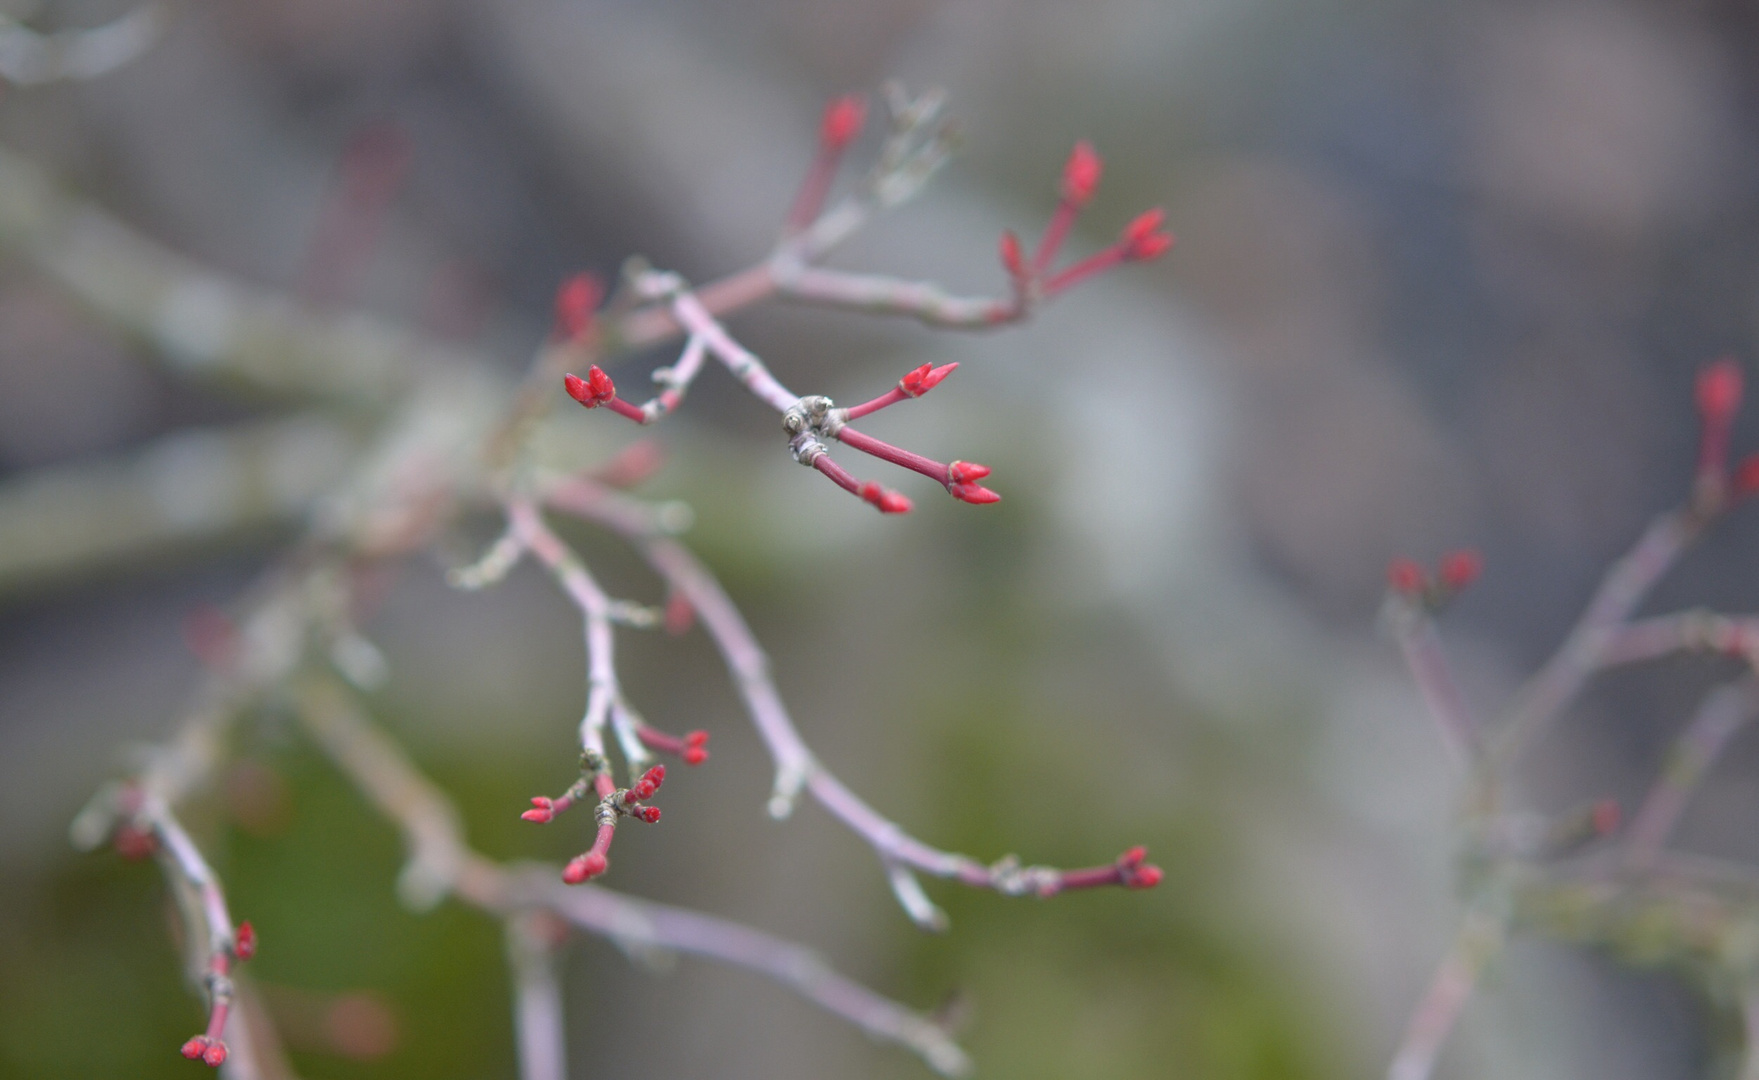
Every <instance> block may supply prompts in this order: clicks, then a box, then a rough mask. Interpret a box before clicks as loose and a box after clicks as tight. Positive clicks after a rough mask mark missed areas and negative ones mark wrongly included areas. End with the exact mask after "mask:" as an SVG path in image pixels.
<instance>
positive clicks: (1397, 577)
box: [1386, 557, 1426, 596]
mask: <svg viewBox="0 0 1759 1080" xmlns="http://www.w3.org/2000/svg"><path fill="white" fill-rule="evenodd" d="M1425 579H1426V575H1425V574H1424V573H1423V568H1422V567H1421V566H1418V565H1417V562H1416V560H1414V559H1407V558H1403V557H1400V558H1397V559H1394V560H1393V561H1392V562H1390V563H1387V564H1386V584H1387V588H1389V589H1391V590H1392V591H1393V592H1396V593H1398V594H1399V595H1400V596H1416V595H1417V594H1418V593H1420V592H1422V591H1423V587H1424V585H1425V583H1426V581H1425Z"/></svg>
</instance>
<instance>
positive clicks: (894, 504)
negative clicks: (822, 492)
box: [812, 454, 910, 514]
mask: <svg viewBox="0 0 1759 1080" xmlns="http://www.w3.org/2000/svg"><path fill="white" fill-rule="evenodd" d="M812 467H813V468H815V469H817V470H818V471H819V472H821V473H824V474H825V475H826V476H828V477H830V478H831V482H832V483H834V484H836V485H837V486H838V487H840V488H842V489H843V490H844V491H847V492H848V493H849V494H851V495H854V496H856V497H857V498H860V499H864V500H866V501H867V502H870V503H872V504H873V505H874V506H877V507H878V508H879V512H880V513H882V514H908V513H909V512H910V500H909V499H907V498H905V497H904V496H903V495H900V494H898V493H897V492H896V491H887V490H886V489H885V488H882V487H880V486H879V485H878V484H875V483H873V482H872V481H866V482H864V481H861V480H857V479H855V477H853V476H851V475H850V474H849V470H847V469H845V468H843V467H842V466H841V465H839V464H837V463H836V462H834V461H832V460H831V456H830V455H829V454H820V455H819V456H818V457H816V458H814V459H813V461H812Z"/></svg>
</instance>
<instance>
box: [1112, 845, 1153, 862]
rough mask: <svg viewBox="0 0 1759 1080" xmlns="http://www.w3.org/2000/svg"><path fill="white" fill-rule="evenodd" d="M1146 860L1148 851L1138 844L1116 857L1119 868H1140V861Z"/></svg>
mask: <svg viewBox="0 0 1759 1080" xmlns="http://www.w3.org/2000/svg"><path fill="white" fill-rule="evenodd" d="M1146 858H1148V849H1147V848H1145V847H1143V846H1141V845H1140V844H1138V845H1137V846H1136V847H1133V848H1131V849H1130V850H1129V851H1126V852H1124V853H1123V854H1122V855H1119V856H1118V865H1119V866H1141V865H1142V860H1143V859H1146Z"/></svg>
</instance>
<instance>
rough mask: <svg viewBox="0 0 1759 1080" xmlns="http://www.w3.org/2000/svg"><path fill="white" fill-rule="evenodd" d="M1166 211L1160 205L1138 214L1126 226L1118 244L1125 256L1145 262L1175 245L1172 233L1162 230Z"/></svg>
mask: <svg viewBox="0 0 1759 1080" xmlns="http://www.w3.org/2000/svg"><path fill="white" fill-rule="evenodd" d="M1166 216H1167V215H1166V211H1164V210H1162V209H1161V208H1160V207H1158V206H1157V207H1155V208H1154V209H1153V210H1148V211H1145V212H1144V213H1141V214H1138V215H1137V216H1136V218H1135V220H1133V221H1131V222H1130V224H1128V225H1126V226H1124V232H1123V235H1122V236H1121V237H1120V239H1119V241H1118V246H1119V248H1120V250H1121V253H1122V254H1123V256H1124V258H1126V259H1129V260H1131V261H1132V262H1143V261H1146V260H1148V259H1153V258H1158V257H1159V256H1161V255H1164V254H1166V252H1167V250H1168V249H1169V248H1171V247H1172V246H1173V237H1172V234H1171V233H1167V232H1163V231H1162V230H1161V223H1162V222H1164V221H1165V220H1166Z"/></svg>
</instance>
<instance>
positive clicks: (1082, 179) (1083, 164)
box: [1062, 139, 1104, 207]
mask: <svg viewBox="0 0 1759 1080" xmlns="http://www.w3.org/2000/svg"><path fill="white" fill-rule="evenodd" d="M1103 169H1104V163H1103V162H1101V161H1100V160H1099V155H1098V154H1096V153H1094V152H1093V144H1092V143H1089V142H1088V141H1087V140H1086V139H1082V140H1081V141H1080V142H1078V143H1076V144H1075V149H1074V150H1073V151H1071V152H1070V154H1069V160H1068V162H1067V163H1065V164H1064V165H1063V184H1062V196H1063V199H1064V200H1065V201H1067V202H1069V203H1071V204H1072V205H1074V206H1077V207H1080V206H1085V205H1087V200H1089V199H1091V198H1093V192H1094V189H1095V188H1097V187H1099V174H1100V172H1101V171H1102V170H1103Z"/></svg>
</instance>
